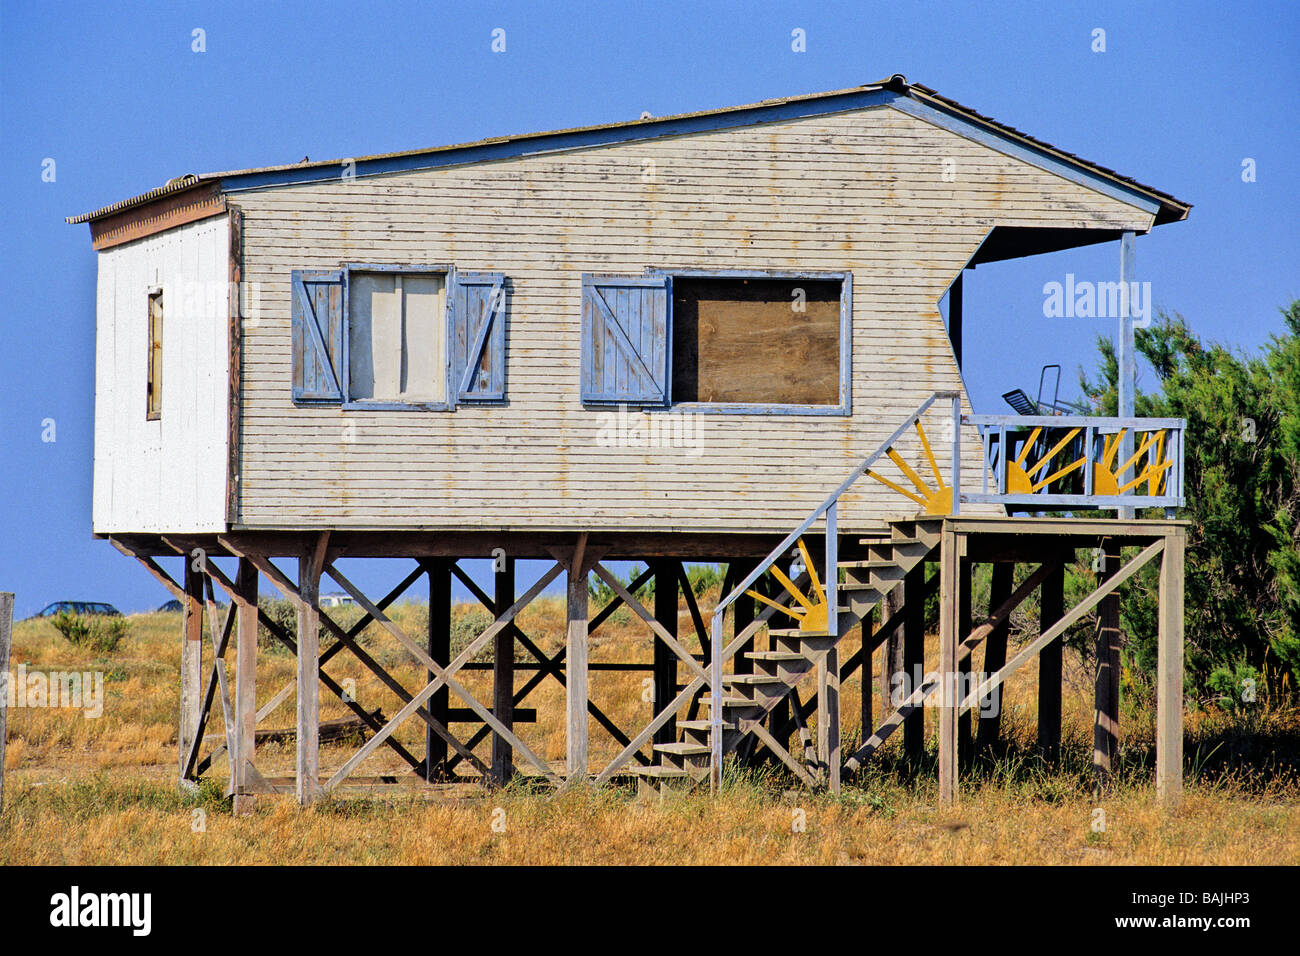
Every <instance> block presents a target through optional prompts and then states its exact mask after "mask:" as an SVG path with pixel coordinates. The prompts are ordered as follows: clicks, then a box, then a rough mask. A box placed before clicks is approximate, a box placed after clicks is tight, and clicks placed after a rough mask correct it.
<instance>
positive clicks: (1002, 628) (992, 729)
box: [975, 561, 1016, 753]
mask: <svg viewBox="0 0 1300 956" xmlns="http://www.w3.org/2000/svg"><path fill="white" fill-rule="evenodd" d="M1015 570H1016V566H1015V564H1014V563H1012V562H1010V561H998V562H996V563H995V564H994V565H993V575H992V580H991V581H990V583H989V613H990V614H992V613H993V611H994V610H996V609H997V608H998V607H1000V606H1001V605H1002V604H1003V602H1005V601H1006V600H1007V598H1009V597H1011V589H1012V585H1013V581H1014V579H1015ZM1010 634H1011V617H1010V615H1008V616H1007V619H1006V620H1005V621H1003V622H1002V623H1001V624H999V625H998V626H997V627H995V628H994V629H993V631H992V632H991V633H990V634H989V636H988V637H987V638H985V641H984V674H985V675H986V676H987V675H989V674H996V673H997V672H998V671H1000V670H1001V669H1002V666H1003V665H1004V664H1006V662H1007V638H1008V637H1009V636H1010ZM1001 730H1002V687H1001V686H1000V685H999V686H998V687H996V688H994V690H993V692H992V693H991V694H990V695H989V698H988V699H987V700H986V701H980V717H979V730H978V731H977V734H976V740H975V747H976V749H977V750H978V751H980V752H981V753H983V752H986V751H987V750H989V749H990V748H991V747H993V745H994V744H996V743H997V740H998V736H999V734H1000V733H1001Z"/></svg>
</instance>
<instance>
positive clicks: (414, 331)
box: [348, 272, 447, 403]
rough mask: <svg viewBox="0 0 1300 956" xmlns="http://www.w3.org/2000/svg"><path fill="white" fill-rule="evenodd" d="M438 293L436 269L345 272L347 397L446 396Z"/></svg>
mask: <svg viewBox="0 0 1300 956" xmlns="http://www.w3.org/2000/svg"><path fill="white" fill-rule="evenodd" d="M444 296H445V279H444V276H442V275H441V274H436V273H435V274H414V273H398V272H352V273H351V274H350V276H349V279H348V398H349V399H350V400H351V401H363V402H364V401H376V402H381V401H387V402H407V403H418V402H443V401H446V399H447V386H446V367H445V365H446V363H445V343H446V340H447V328H446V318H445V316H446V308H445V297H444Z"/></svg>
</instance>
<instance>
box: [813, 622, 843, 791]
mask: <svg viewBox="0 0 1300 956" xmlns="http://www.w3.org/2000/svg"><path fill="white" fill-rule="evenodd" d="M817 761H818V762H819V763H820V764H821V765H822V768H823V772H824V773H825V778H824V779H825V781H826V786H827V788H828V789H829V790H830V792H831V793H839V792H840V766H841V754H840V654H839V648H836V647H832V648H831V649H830V650H829V651H827V652H826V657H825V660H824V662H823V663H821V664H819V665H818V666H817Z"/></svg>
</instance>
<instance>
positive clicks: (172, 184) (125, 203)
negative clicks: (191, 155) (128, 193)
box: [64, 173, 214, 223]
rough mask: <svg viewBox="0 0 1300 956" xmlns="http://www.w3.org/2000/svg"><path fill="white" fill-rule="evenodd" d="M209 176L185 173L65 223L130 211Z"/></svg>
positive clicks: (183, 189) (69, 218)
mask: <svg viewBox="0 0 1300 956" xmlns="http://www.w3.org/2000/svg"><path fill="white" fill-rule="evenodd" d="M212 178H214V177H212V176H210V175H205V176H195V175H194V174H192V173H187V174H186V175H184V176H177V177H176V178H175V179H169V180H167V182H166V183H164V184H163V185H161V186H159V187H158V188H157V189H151V190H149V191H148V192H147V193H141V194H140V195H139V196H132V197H131V198H130V199H123V200H122V201H121V202H115V203H113V204H112V205H111V206H105V207H104V208H103V209H96V210H95V211H94V212H88V213H85V214H84V215H81V216H69V217H68V218H67V219H65V220H64V221H65V222H71V223H79V222H90V221H91V220H92V219H103V218H104V217H105V216H111V215H112V214H113V213H115V212H121V211H122V210H123V209H130V208H131V207H132V206H140V205H143V204H144V203H147V202H152V201H153V200H155V199H161V198H162V197H163V196H170V195H171V194H172V193H179V192H184V191H185V190H186V189H189V188H190V187H191V186H197V185H198V184H199V183H200V182H203V181H204V180H208V179H212Z"/></svg>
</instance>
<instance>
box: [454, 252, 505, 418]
mask: <svg viewBox="0 0 1300 956" xmlns="http://www.w3.org/2000/svg"><path fill="white" fill-rule="evenodd" d="M447 312H448V321H447V377H448V381H449V382H450V390H449V391H450V394H451V396H452V401H453V402H501V401H505V397H506V315H505V312H506V280H505V276H503V275H502V274H501V273H499V272H458V273H456V274H455V275H454V276H453V277H452V282H451V289H450V292H449V294H448V296H447Z"/></svg>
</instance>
